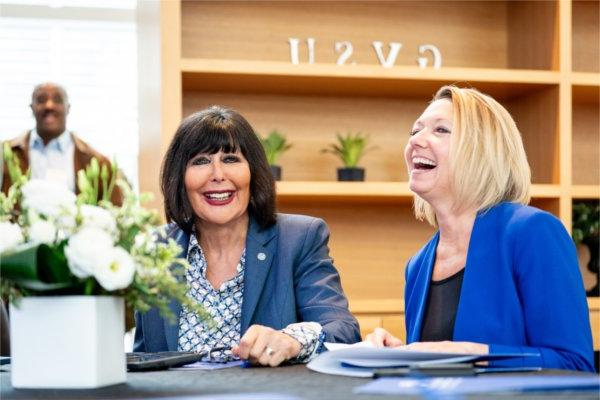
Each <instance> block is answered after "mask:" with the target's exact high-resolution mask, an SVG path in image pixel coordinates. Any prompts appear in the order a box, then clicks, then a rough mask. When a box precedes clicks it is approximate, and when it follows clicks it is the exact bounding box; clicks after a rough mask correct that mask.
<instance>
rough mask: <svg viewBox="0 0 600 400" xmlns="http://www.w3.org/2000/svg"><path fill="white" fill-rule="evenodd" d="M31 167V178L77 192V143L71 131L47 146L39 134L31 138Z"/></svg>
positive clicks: (35, 132)
mask: <svg viewBox="0 0 600 400" xmlns="http://www.w3.org/2000/svg"><path fill="white" fill-rule="evenodd" d="M29 167H30V168H31V178H33V179H42V180H46V181H53V182H56V183H59V184H61V185H64V186H66V187H67V188H68V189H69V190H71V191H72V192H75V143H74V142H73V138H72V137H71V133H70V132H69V131H64V132H63V133H61V134H60V136H58V137H57V138H55V139H52V140H51V141H50V142H48V144H47V145H46V146H44V141H43V140H42V138H41V137H40V135H39V134H38V133H37V130H36V129H32V130H31V134H30V136H29Z"/></svg>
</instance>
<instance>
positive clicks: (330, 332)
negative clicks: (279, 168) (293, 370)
mask: <svg viewBox="0 0 600 400" xmlns="http://www.w3.org/2000/svg"><path fill="white" fill-rule="evenodd" d="M161 185H162V193H163V195H164V199H165V206H164V207H165V214H166V217H167V219H168V221H169V222H170V224H169V227H168V235H169V237H171V238H173V239H175V240H176V241H177V242H178V243H179V245H180V246H181V247H182V248H183V249H184V254H185V255H186V256H187V260H188V261H189V263H190V265H191V268H190V269H189V270H188V271H187V274H186V279H187V282H188V284H189V296H191V297H192V298H194V299H195V300H197V301H198V302H200V303H202V304H203V306H204V307H205V308H206V310H207V311H208V312H209V313H210V314H211V315H212V317H213V319H214V320H215V322H216V327H215V328H209V327H206V326H205V325H204V324H203V323H202V322H199V321H197V319H196V317H195V315H193V314H192V313H191V312H189V311H188V310H186V309H185V308H184V309H182V307H181V305H179V304H172V307H171V308H172V310H173V311H174V312H175V314H176V315H178V316H179V319H178V321H177V323H176V324H168V323H167V322H166V321H164V320H163V319H162V318H161V317H160V316H159V314H158V311H157V310H151V311H149V312H147V313H145V314H140V313H137V315H136V338H135V345H134V350H135V351H147V352H156V351H167V350H169V351H176V350H179V351H202V350H205V349H207V348H212V347H216V346H231V348H232V350H231V351H227V352H225V353H224V354H222V356H224V357H232V358H235V357H239V358H241V359H245V360H250V361H252V362H253V363H255V364H260V365H269V366H277V365H279V364H281V363H282V362H285V361H293V362H305V361H307V360H309V359H310V358H311V357H312V356H313V355H314V354H316V353H317V351H318V349H319V347H320V345H321V344H322V342H323V341H324V340H326V341H329V342H342V343H353V342H356V341H359V340H360V334H359V330H358V324H357V322H356V319H355V318H354V317H353V316H352V315H351V314H350V312H349V311H348V302H347V300H346V298H345V297H344V293H343V291H342V287H341V285H340V279H339V275H338V273H337V271H336V269H335V267H334V266H333V264H332V260H331V258H330V257H329V252H328V247H327V242H328V239H329V232H328V229H327V226H326V225H325V223H324V222H323V221H322V220H320V219H317V218H312V217H306V216H299V215H285V214H276V213H275V182H274V180H273V177H272V175H271V171H270V168H269V166H268V163H267V160H266V157H265V154H264V151H263V149H262V146H261V144H260V141H259V140H258V138H257V136H256V134H255V133H254V130H253V129H252V127H251V126H250V124H249V123H248V122H247V121H246V120H245V119H244V117H242V116H241V115H240V114H239V113H237V112H235V111H233V110H230V109H226V108H222V107H210V108H208V109H205V110H203V111H200V112H198V113H196V114H193V115H191V116H190V117H188V118H186V119H185V120H184V121H183V122H182V123H181V125H180V127H179V129H178V130H177V132H176V133H175V136H174V138H173V140H172V142H171V144H170V146H169V149H168V151H167V154H166V156H165V159H164V163H163V168H162V173H161Z"/></svg>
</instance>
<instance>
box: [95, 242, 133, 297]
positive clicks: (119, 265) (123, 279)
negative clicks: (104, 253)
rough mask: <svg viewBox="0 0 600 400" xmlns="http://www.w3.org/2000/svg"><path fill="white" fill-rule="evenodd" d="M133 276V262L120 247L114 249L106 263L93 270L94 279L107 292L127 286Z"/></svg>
mask: <svg viewBox="0 0 600 400" xmlns="http://www.w3.org/2000/svg"><path fill="white" fill-rule="evenodd" d="M134 274H135V262H134V261H133V258H131V256H130V255H129V253H127V252H126V251H125V250H124V249H123V248H122V247H114V248H113V249H112V251H111V253H110V257H108V262H103V263H101V264H99V265H97V266H96V269H95V270H94V278H96V280H97V281H98V283H100V285H101V286H102V287H103V288H104V289H106V290H108V291H109V292H110V291H113V290H118V289H124V288H126V287H127V286H129V285H130V284H131V282H132V281H133V275H134Z"/></svg>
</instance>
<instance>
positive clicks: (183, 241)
mask: <svg viewBox="0 0 600 400" xmlns="http://www.w3.org/2000/svg"><path fill="white" fill-rule="evenodd" d="M168 237H171V238H173V239H174V240H175V241H176V242H177V244H178V245H179V246H180V247H181V254H180V255H179V257H187V251H188V244H189V242H190V236H189V235H188V234H186V233H185V232H184V231H183V230H181V229H179V228H177V229H176V230H175V231H174V232H172V233H171V234H168ZM184 279H185V278H184ZM181 308H182V307H181V304H180V303H179V302H178V301H175V300H172V301H171V303H169V309H170V310H171V312H172V313H173V315H174V316H175V321H174V323H172V324H171V323H170V322H169V321H168V320H167V319H166V318H162V320H163V325H164V329H165V339H166V341H167V348H168V349H169V351H177V344H178V340H179V315H180V314H181Z"/></svg>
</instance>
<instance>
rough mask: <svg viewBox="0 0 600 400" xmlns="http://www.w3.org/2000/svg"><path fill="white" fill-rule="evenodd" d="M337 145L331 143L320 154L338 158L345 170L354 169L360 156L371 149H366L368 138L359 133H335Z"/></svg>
mask: <svg viewBox="0 0 600 400" xmlns="http://www.w3.org/2000/svg"><path fill="white" fill-rule="evenodd" d="M336 137H337V140H338V143H331V144H330V145H329V147H327V148H325V149H323V150H321V152H322V153H331V154H334V155H336V156H338V157H339V158H340V159H341V160H342V163H344V166H345V167H346V168H356V166H357V165H358V162H359V161H360V159H361V158H362V156H363V155H364V154H365V153H366V152H367V151H369V150H372V149H373V147H370V148H367V145H368V143H369V136H368V135H363V134H362V133H361V132H357V133H356V134H353V133H352V132H348V133H347V134H346V135H341V134H339V133H336Z"/></svg>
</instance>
